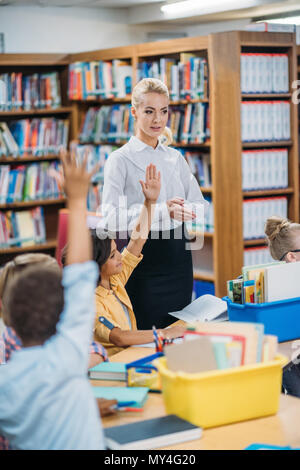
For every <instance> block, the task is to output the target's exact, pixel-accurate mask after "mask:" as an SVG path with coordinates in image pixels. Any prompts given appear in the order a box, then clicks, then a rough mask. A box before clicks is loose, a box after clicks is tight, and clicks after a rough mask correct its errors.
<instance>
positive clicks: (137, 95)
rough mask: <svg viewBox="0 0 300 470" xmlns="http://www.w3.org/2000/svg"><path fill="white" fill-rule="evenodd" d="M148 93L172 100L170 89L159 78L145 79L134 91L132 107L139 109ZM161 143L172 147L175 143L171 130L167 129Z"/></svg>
mask: <svg viewBox="0 0 300 470" xmlns="http://www.w3.org/2000/svg"><path fill="white" fill-rule="evenodd" d="M146 93H158V94H160V95H164V96H166V97H167V98H168V100H169V99H170V95H169V90H168V87H167V86H166V85H165V84H164V83H163V82H162V81H161V80H158V79H157V78H143V80H141V81H140V82H138V83H137V84H136V85H135V87H134V89H133V90H132V96H131V105H132V106H133V107H134V108H136V109H137V108H138V107H139V105H140V103H141V100H142V96H143V95H145V94H146ZM160 141H161V143H162V144H164V145H170V144H171V143H172V142H173V135H172V132H171V129H169V128H168V127H165V129H164V131H163V133H162V135H161V136H160Z"/></svg>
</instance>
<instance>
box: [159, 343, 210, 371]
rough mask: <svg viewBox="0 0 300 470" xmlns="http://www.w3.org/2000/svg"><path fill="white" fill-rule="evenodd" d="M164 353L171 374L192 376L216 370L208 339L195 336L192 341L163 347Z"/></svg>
mask: <svg viewBox="0 0 300 470" xmlns="http://www.w3.org/2000/svg"><path fill="white" fill-rule="evenodd" d="M164 353H165V356H166V359H167V366H168V369H169V370H171V371H173V372H177V371H180V372H185V373H189V374H192V373H198V372H204V371H209V370H216V369H217V362H216V359H215V354H214V350H213V346H212V343H211V341H210V339H209V338H208V337H204V336H198V335H195V337H194V338H193V341H183V342H182V343H180V344H171V345H170V346H167V347H165V348H164ZM196 357H197V360H196V361H195V358H196Z"/></svg>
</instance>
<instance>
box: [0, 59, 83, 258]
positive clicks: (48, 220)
mask: <svg viewBox="0 0 300 470" xmlns="http://www.w3.org/2000/svg"><path fill="white" fill-rule="evenodd" d="M68 67H69V55H68V54H39V53H36V54H26V53H25V54H0V73H1V74H9V75H10V74H12V73H22V74H24V75H33V74H44V73H47V72H56V73H57V77H58V80H59V83H60V93H61V103H60V104H59V105H58V106H53V107H48V108H34V109H28V110H27V109H14V110H9V111H0V121H2V122H6V123H8V124H9V123H10V122H11V121H12V120H22V119H30V120H31V119H35V118H40V119H42V118H47V117H51V118H57V119H66V120H68V122H69V139H68V141H69V140H72V139H73V136H74V133H73V130H74V120H75V119H76V114H74V113H76V108H75V107H74V105H73V104H72V103H71V102H70V101H69V100H68V93H67V92H68ZM55 160H59V156H58V155H57V154H47V155H45V154H44V155H43V156H35V155H29V154H27V155H26V154H25V155H23V156H20V155H19V156H17V157H14V156H13V155H8V156H6V157H5V156H2V157H0V166H1V165H5V164H9V165H11V166H14V165H27V164H31V163H35V162H36V163H38V162H40V163H41V162H45V161H49V162H51V161H55ZM64 204H65V199H64V198H58V199H54V198H51V199H46V200H45V199H43V200H35V201H24V202H14V203H11V204H1V205H0V210H1V211H6V210H10V209H12V210H13V211H16V212H17V211H23V210H26V208H28V209H29V208H34V207H35V206H42V207H43V213H44V221H45V229H46V240H47V242H46V243H43V244H38V245H32V246H30V247H11V248H5V249H0V254H1V264H3V263H4V262H6V261H8V260H10V259H12V258H13V257H14V256H15V255H16V254H18V253H23V252H29V251H41V252H42V251H45V252H47V253H50V252H51V254H53V255H54V251H55V248H56V237H57V228H58V212H59V209H60V208H62V207H63V206H64Z"/></svg>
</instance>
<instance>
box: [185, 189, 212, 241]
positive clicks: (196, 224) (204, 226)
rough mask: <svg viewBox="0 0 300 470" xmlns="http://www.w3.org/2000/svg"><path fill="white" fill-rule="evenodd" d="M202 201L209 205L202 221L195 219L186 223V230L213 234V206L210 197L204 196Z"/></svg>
mask: <svg viewBox="0 0 300 470" xmlns="http://www.w3.org/2000/svg"><path fill="white" fill-rule="evenodd" d="M204 199H205V200H206V201H208V203H209V205H208V206H207V207H206V208H205V211H204V220H199V219H195V220H192V221H188V222H186V227H187V230H189V231H191V232H201V233H203V232H209V233H213V232H214V204H213V201H212V198H211V196H205V197H204Z"/></svg>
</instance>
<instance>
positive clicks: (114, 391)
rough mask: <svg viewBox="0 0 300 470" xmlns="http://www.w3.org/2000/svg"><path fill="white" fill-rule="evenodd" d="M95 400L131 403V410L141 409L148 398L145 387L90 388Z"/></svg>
mask: <svg viewBox="0 0 300 470" xmlns="http://www.w3.org/2000/svg"><path fill="white" fill-rule="evenodd" d="M92 390H93V393H94V396H95V397H96V398H106V399H107V400H117V401H118V402H126V403H128V402H130V403H131V402H132V405H130V406H131V407H133V408H142V407H143V406H144V404H145V402H146V400H147V398H148V391H149V388H147V387H92Z"/></svg>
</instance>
